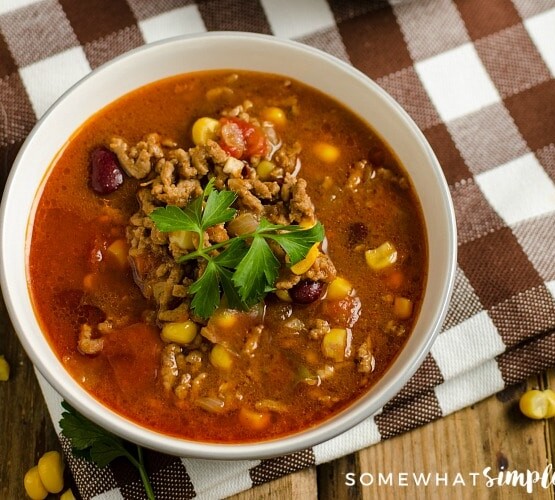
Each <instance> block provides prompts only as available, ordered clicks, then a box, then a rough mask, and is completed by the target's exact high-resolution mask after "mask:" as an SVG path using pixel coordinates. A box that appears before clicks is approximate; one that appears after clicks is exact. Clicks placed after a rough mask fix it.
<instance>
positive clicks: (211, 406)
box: [195, 398, 225, 413]
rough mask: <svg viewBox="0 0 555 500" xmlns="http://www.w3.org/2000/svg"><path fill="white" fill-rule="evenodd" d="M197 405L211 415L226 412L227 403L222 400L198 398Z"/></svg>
mask: <svg viewBox="0 0 555 500" xmlns="http://www.w3.org/2000/svg"><path fill="white" fill-rule="evenodd" d="M195 404H196V405H197V406H199V407H200V408H202V409H203V410H206V411H207V412H209V413H224V412H225V401H224V400H222V399H220V398H198V399H197V400H196V401H195Z"/></svg>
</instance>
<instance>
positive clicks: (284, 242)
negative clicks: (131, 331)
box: [150, 179, 324, 318]
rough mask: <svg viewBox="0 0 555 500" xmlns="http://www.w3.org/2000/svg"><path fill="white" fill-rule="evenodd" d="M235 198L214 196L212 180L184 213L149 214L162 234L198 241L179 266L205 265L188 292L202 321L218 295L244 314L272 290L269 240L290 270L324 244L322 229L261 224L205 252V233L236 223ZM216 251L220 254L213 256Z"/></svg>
mask: <svg viewBox="0 0 555 500" xmlns="http://www.w3.org/2000/svg"><path fill="white" fill-rule="evenodd" d="M236 198H237V195H236V194H235V193H234V192H233V191H226V190H223V191H217V190H215V189H214V180H213V179H211V180H210V182H208V184H207V186H206V188H205V189H204V191H203V194H202V196H199V197H197V198H195V199H194V200H193V201H192V202H191V203H189V204H188V205H187V206H186V207H185V208H183V209H181V208H179V207H176V206H173V205H168V206H166V207H159V208H157V209H155V210H154V211H153V212H152V213H151V214H150V217H151V219H152V220H153V221H154V223H155V225H156V227H157V228H158V230H160V231H162V232H172V231H192V232H194V233H196V234H197V235H198V238H199V244H198V249H197V250H196V251H194V252H191V253H188V254H186V255H183V256H182V257H180V258H179V259H178V262H186V261H188V260H193V259H201V260H205V261H206V267H205V269H204V272H203V273H202V275H201V276H200V277H199V279H197V281H195V282H194V283H193V284H192V285H191V286H190V287H189V293H190V294H192V295H193V299H192V301H191V309H192V310H193V311H194V312H195V314H197V315H198V316H200V317H202V318H208V317H209V316H210V315H211V314H212V313H213V312H214V310H215V309H216V308H217V307H218V305H219V303H220V298H221V293H222V292H223V294H224V295H225V296H226V299H227V302H228V304H229V306H230V307H232V308H234V309H247V308H249V307H251V306H253V305H254V304H256V303H257V302H259V301H260V300H261V299H262V298H263V297H264V296H265V295H266V294H267V293H268V292H270V291H271V290H273V289H274V284H275V281H276V279H277V277H278V274H279V268H280V262H279V260H278V259H277V257H276V256H275V255H274V252H273V251H272V249H271V247H270V245H268V240H273V241H275V242H276V243H278V244H279V245H280V246H281V248H283V250H284V251H285V253H286V254H287V255H288V257H289V262H290V264H291V265H293V264H296V263H297V262H299V261H301V260H302V259H304V258H305V257H306V254H307V253H308V251H309V250H310V248H311V247H312V246H313V245H314V244H315V243H318V242H320V241H322V240H323V239H324V227H323V226H322V224H320V223H319V222H318V223H316V225H315V226H313V227H311V228H310V229H306V228H303V227H301V226H298V225H280V224H272V223H271V222H269V221H268V220H267V219H264V218H262V219H261V220H260V223H259V225H258V227H257V228H256V229H255V230H254V231H253V232H252V233H248V234H241V235H239V236H236V237H234V238H230V239H229V240H227V241H223V242H221V243H216V244H213V245H211V246H208V247H206V248H205V246H204V232H205V231H206V230H207V229H208V228H210V227H212V226H215V225H217V224H222V223H225V222H229V221H230V220H231V219H233V217H235V214H236V212H237V210H236V209H234V208H232V207H231V205H232V204H233V203H234V202H235V200H236ZM221 249H223V250H222V251H221V252H219V253H216V252H214V251H215V250H221Z"/></svg>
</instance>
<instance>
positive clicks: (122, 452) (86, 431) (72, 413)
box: [60, 401, 155, 500]
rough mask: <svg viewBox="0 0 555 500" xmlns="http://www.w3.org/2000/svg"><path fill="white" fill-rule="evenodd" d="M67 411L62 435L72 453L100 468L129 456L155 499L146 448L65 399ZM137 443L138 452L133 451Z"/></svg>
mask: <svg viewBox="0 0 555 500" xmlns="http://www.w3.org/2000/svg"><path fill="white" fill-rule="evenodd" d="M62 407H63V408H64V410H65V411H64V412H63V413H62V418H61V420H60V427H61V428H62V435H64V436H65V437H66V438H68V439H69V441H70V442H71V446H72V447H73V454H74V455H75V456H77V457H82V458H84V459H85V460H87V461H89V462H93V463H94V464H96V465H97V466H98V467H100V468H104V467H106V466H107V465H108V464H109V463H110V462H112V461H113V460H115V459H116V458H119V457H125V458H127V459H128V460H129V461H130V462H131V463H132V464H133V465H134V466H135V467H136V468H137V469H138V471H139V474H140V476H141V481H142V482H143V486H144V488H145V492H146V495H147V497H148V499H149V500H155V498H154V490H153V489H152V485H151V484H150V481H149V479H148V475H147V472H146V468H145V464H144V459H143V449H142V448H141V447H140V446H139V445H131V444H130V443H127V442H126V441H124V440H123V439H121V438H119V437H117V436H115V435H114V434H112V433H111V432H108V431H106V430H104V429H103V428H102V427H99V426H98V425H96V424H94V423H92V422H91V421H90V420H88V419H86V418H85V417H84V416H83V415H81V414H80V413H79V412H78V411H77V410H75V409H74V408H73V407H72V406H71V405H70V404H69V403H68V402H66V401H62ZM132 446H136V449H137V455H136V456H135V455H134V454H133V453H132V452H131V451H130V449H131V447H132Z"/></svg>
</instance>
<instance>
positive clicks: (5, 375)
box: [0, 355, 10, 382]
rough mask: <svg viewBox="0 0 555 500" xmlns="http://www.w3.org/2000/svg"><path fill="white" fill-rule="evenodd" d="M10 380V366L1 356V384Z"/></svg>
mask: <svg viewBox="0 0 555 500" xmlns="http://www.w3.org/2000/svg"><path fill="white" fill-rule="evenodd" d="M9 378H10V365H9V363H8V362H7V361H6V358H4V356H2V355H0V382H6V381H7V380H8V379H9Z"/></svg>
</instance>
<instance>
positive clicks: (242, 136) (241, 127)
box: [220, 117, 266, 160]
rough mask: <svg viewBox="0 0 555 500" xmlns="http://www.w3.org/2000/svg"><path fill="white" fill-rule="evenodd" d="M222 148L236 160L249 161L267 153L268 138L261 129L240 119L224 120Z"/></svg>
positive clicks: (222, 122) (221, 121)
mask: <svg viewBox="0 0 555 500" xmlns="http://www.w3.org/2000/svg"><path fill="white" fill-rule="evenodd" d="M220 123H221V132H220V133H221V135H222V140H221V143H220V146H221V147H222V149H223V150H224V151H226V152H227V153H229V154H230V155H231V156H233V157H234V158H238V159H240V160H248V159H249V158H251V157H252V156H258V155H263V154H264V153H265V152H266V137H265V135H264V132H263V131H262V129H260V127H256V126H255V125H252V124H251V123H249V122H247V121H245V120H241V119H240V118H235V117H231V118H227V117H225V118H222V119H221V120H220Z"/></svg>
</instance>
